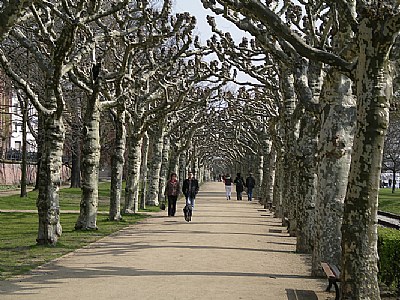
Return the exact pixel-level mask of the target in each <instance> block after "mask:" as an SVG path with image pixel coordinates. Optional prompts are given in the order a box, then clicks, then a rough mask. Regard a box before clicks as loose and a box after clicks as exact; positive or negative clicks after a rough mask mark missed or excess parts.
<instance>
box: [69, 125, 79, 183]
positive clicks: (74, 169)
mask: <svg viewBox="0 0 400 300" xmlns="http://www.w3.org/2000/svg"><path fill="white" fill-rule="evenodd" d="M74 130H76V129H74ZM75 132H76V133H77V131H75ZM72 142H73V145H72V155H71V156H72V157H71V160H72V161H71V164H72V166H71V186H70V187H71V188H80V187H81V139H80V134H78V133H77V134H76V136H74V137H73V141H72Z"/></svg>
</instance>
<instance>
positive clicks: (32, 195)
mask: <svg viewBox="0 0 400 300" xmlns="http://www.w3.org/2000/svg"><path fill="white" fill-rule="evenodd" d="M109 191H110V183H107V182H104V183H100V184H99V211H106V212H107V211H108V209H109V201H110V200H109ZM37 195H38V193H37V191H34V192H29V193H28V197H26V198H20V197H19V192H18V191H16V195H12V196H4V197H0V210H1V209H14V210H35V211H36V210H37V208H36V198H37ZM80 200H81V190H80V189H79V188H72V189H71V188H64V189H61V190H60V207H61V214H60V218H61V226H62V227H63V233H62V235H61V237H60V239H59V241H58V243H57V245H56V246H54V247H53V246H38V245H36V237H37V230H38V229H37V228H38V224H37V222H38V217H37V214H36V213H4V212H2V213H1V214H0V280H4V279H6V278H8V277H12V276H15V275H19V274H24V273H26V272H27V271H29V270H32V269H33V268H35V267H37V266H39V265H43V264H44V263H46V262H48V261H51V260H53V259H55V258H57V257H60V256H62V255H64V254H66V253H68V252H71V251H74V250H75V249H78V248H81V247H83V246H85V245H87V244H89V243H92V242H94V241H96V240H98V239H100V238H102V237H104V236H107V235H110V234H111V233H113V232H116V231H118V230H120V229H122V228H124V227H126V226H128V225H131V224H134V223H136V222H137V221H138V220H141V219H143V218H145V217H147V216H146V215H144V214H142V212H143V211H142V210H141V211H140V213H139V214H136V215H125V216H123V220H122V221H120V222H109V221H107V217H106V216H104V215H99V216H98V219H97V226H98V228H99V229H98V230H95V231H75V230H74V226H75V222H76V220H77V218H78V214H75V213H74V214H67V213H63V212H62V211H63V210H76V211H79V204H80ZM122 201H123V200H122ZM144 211H145V212H151V211H160V209H159V208H158V207H154V206H151V207H148V208H147V209H145V210H144Z"/></svg>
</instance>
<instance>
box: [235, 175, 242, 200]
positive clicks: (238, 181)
mask: <svg viewBox="0 0 400 300" xmlns="http://www.w3.org/2000/svg"><path fill="white" fill-rule="evenodd" d="M233 183H234V184H235V185H236V194H237V196H236V198H237V200H242V193H243V188H244V179H243V177H242V176H241V175H240V173H237V174H236V178H235V180H234V181H233Z"/></svg>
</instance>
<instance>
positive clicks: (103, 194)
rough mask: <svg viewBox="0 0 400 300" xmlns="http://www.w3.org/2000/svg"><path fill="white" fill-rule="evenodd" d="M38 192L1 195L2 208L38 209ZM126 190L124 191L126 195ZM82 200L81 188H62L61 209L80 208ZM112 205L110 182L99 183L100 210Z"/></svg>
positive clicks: (123, 193)
mask: <svg viewBox="0 0 400 300" xmlns="http://www.w3.org/2000/svg"><path fill="white" fill-rule="evenodd" d="M37 195H38V192H37V191H33V192H28V197H26V198H21V197H20V196H19V192H18V191H16V195H12V196H4V197H0V209H22V210H32V209H33V210H36V209H37V208H36V199H37ZM124 195H125V191H124V190H123V192H122V197H124ZM80 202H81V189H80V188H64V189H61V190H60V210H61V212H62V211H63V210H79V204H80ZM109 207H110V183H109V182H101V183H99V211H106V212H107V211H108V210H109Z"/></svg>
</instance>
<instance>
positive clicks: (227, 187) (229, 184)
mask: <svg viewBox="0 0 400 300" xmlns="http://www.w3.org/2000/svg"><path fill="white" fill-rule="evenodd" d="M224 183H225V192H226V200H231V194H232V183H233V182H232V178H231V175H229V174H226V176H225V179H224Z"/></svg>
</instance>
